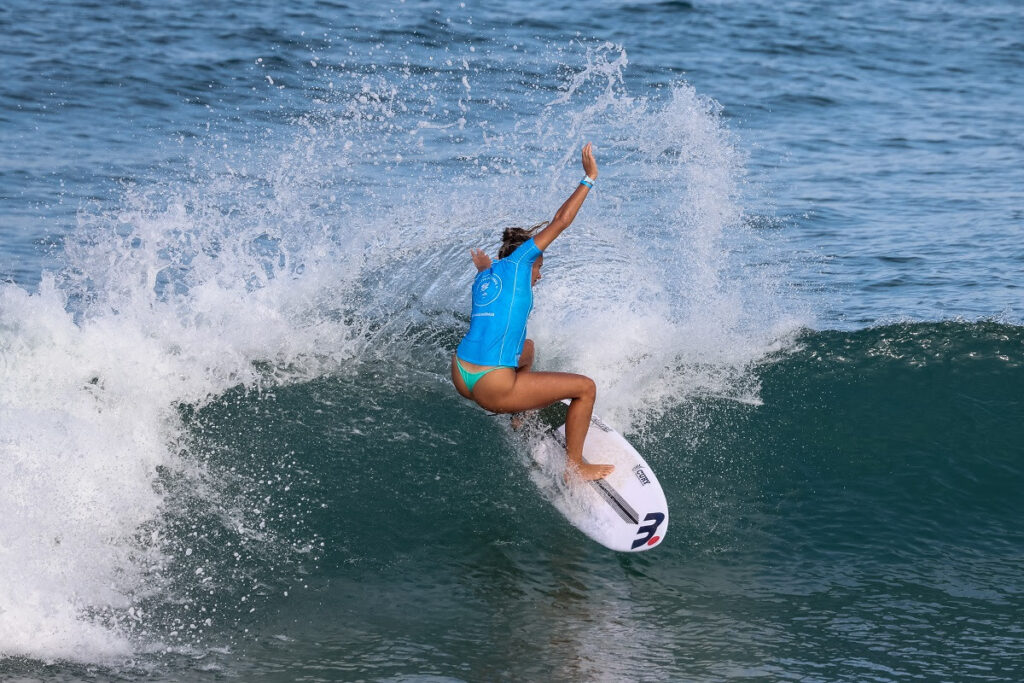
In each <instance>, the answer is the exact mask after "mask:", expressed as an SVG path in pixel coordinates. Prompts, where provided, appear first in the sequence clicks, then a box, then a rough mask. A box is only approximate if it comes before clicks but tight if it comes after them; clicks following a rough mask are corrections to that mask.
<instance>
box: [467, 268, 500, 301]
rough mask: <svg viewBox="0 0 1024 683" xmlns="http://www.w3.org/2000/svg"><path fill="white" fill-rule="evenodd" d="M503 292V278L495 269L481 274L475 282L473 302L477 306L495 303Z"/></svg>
mask: <svg viewBox="0 0 1024 683" xmlns="http://www.w3.org/2000/svg"><path fill="white" fill-rule="evenodd" d="M499 294H501V278H500V277H498V276H497V275H495V274H494V272H493V271H491V272H489V273H486V274H484V275H481V276H480V277H479V278H478V279H477V281H476V282H475V283H474V284H473V303H474V304H476V305H477V306H488V305H490V304H493V303H494V301H495V299H497V298H498V295H499Z"/></svg>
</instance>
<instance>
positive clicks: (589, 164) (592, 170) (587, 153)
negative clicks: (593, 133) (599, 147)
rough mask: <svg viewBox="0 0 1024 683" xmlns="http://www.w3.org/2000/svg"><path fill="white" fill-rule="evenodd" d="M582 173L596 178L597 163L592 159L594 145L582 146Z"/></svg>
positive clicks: (589, 143) (590, 143)
mask: <svg viewBox="0 0 1024 683" xmlns="http://www.w3.org/2000/svg"><path fill="white" fill-rule="evenodd" d="M583 172H584V173H586V174H587V175H588V176H590V177H591V178H597V161H596V160H595V159H594V143H592V142H588V143H587V144H585V145H584V146H583Z"/></svg>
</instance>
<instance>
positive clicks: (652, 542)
mask: <svg viewBox="0 0 1024 683" xmlns="http://www.w3.org/2000/svg"><path fill="white" fill-rule="evenodd" d="M660 540H661V536H655V537H654V538H652V539H651V540H649V541H647V545H654V544H655V543H657V542H658V541H660Z"/></svg>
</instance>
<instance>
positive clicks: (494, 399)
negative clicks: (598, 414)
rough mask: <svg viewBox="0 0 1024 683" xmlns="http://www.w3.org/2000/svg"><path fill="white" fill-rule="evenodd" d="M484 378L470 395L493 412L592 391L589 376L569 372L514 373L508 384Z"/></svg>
mask: <svg viewBox="0 0 1024 683" xmlns="http://www.w3.org/2000/svg"><path fill="white" fill-rule="evenodd" d="M486 379H487V378H486V377H484V378H483V379H481V380H480V382H479V383H478V384H477V385H476V388H475V389H474V391H473V396H474V398H475V399H476V402H477V403H479V404H480V406H481V407H483V408H486V409H487V410H491V411H494V412H496V413H518V412H521V411H523V410H535V409H537V408H544V407H547V406H549V405H551V404H552V403H554V402H555V401H560V400H562V399H563V398H578V397H580V396H586V395H588V394H589V395H591V396H593V394H594V392H595V389H594V381H593V380H592V379H590V378H589V377H586V376H584V375H576V374H573V373H569V372H517V373H516V378H515V382H514V383H513V384H512V385H511V386H509V385H508V384H507V383H506V382H494V383H493V384H485V380H486ZM495 379H497V378H495Z"/></svg>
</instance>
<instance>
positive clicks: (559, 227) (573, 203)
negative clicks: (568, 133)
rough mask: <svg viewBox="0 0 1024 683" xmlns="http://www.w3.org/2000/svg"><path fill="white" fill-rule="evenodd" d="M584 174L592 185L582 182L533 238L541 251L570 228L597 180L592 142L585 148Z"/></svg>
mask: <svg viewBox="0 0 1024 683" xmlns="http://www.w3.org/2000/svg"><path fill="white" fill-rule="evenodd" d="M583 172H584V173H586V174H587V177H588V178H590V181H591V185H585V184H583V183H582V182H581V183H580V184H579V185H578V186H577V187H576V189H575V190H574V191H573V193H572V194H571V195H569V198H568V199H566V200H565V203H563V204H562V206H560V207H559V208H558V211H556V212H555V216H554V218H552V219H551V222H550V223H548V225H547V227H546V228H544V229H543V230H541V231H540V232H539V233H537V236H536V237H534V238H533V242H534V244H536V245H537V248H538V249H540V250H541V251H544V250H545V249H547V247H548V245H549V244H551V243H552V242H554V241H555V238H556V237H558V236H559V235H561V234H562V231H563V230H565V229H566V228H568V227H569V226H570V225H571V224H572V222H573V221H574V220H575V219H576V214H577V213H579V210H580V207H581V206H583V200H584V199H586V198H587V194H588V193H589V192H590V188H591V186H592V185H593V181H594V180H595V179H596V178H597V161H596V160H595V159H594V144H593V143H591V142H588V143H587V144H586V145H585V146H584V147H583Z"/></svg>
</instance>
